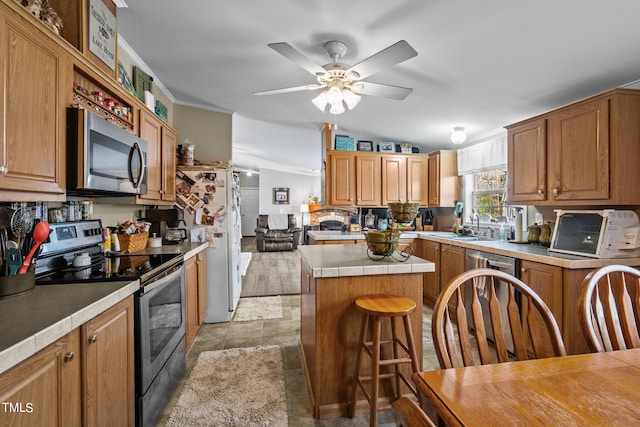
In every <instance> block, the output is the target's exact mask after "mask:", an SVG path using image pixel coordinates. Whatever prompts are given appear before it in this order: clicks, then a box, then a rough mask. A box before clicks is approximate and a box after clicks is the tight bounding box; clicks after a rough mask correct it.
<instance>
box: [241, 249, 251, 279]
mask: <svg viewBox="0 0 640 427" xmlns="http://www.w3.org/2000/svg"><path fill="white" fill-rule="evenodd" d="M250 262H251V252H240V268H241V271H242V275H243V276H246V275H247V269H248V268H249V263H250Z"/></svg>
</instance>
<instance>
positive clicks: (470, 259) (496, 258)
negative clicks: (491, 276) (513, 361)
mask: <svg viewBox="0 0 640 427" xmlns="http://www.w3.org/2000/svg"><path fill="white" fill-rule="evenodd" d="M519 263H520V260H519V259H516V258H512V257H508V256H504V255H496V254H492V253H490V252H483V251H476V250H472V249H467V258H466V262H465V270H466V271H469V270H473V269H475V268H493V269H495V270H500V271H503V272H505V273H508V274H510V275H512V276H514V277H518V274H517V273H518V272H519V271H520V269H519V268H518V267H519ZM466 295H467V314H468V316H469V318H472V316H471V313H470V307H471V304H470V302H471V293H470V292H466ZM488 296H489V295H488V294H486V293H483V292H478V298H479V299H480V303H481V304H482V317H483V318H484V319H485V325H484V326H485V330H486V332H487V338H489V339H490V340H491V341H493V328H492V327H491V320H490V319H491V317H490V315H489V307H488V306H489V304H488ZM496 296H497V298H498V302H499V303H500V316H501V317H502V324H503V326H504V332H505V341H506V344H507V350H508V351H509V352H511V353H513V350H514V349H513V340H512V339H511V327H510V326H509V319H508V317H507V303H508V301H509V289H508V287H507V285H506V283H504V282H502V281H497V282H496ZM515 297H516V302H519V295H517V294H516V296H515Z"/></svg>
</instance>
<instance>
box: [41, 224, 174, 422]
mask: <svg viewBox="0 0 640 427" xmlns="http://www.w3.org/2000/svg"><path fill="white" fill-rule="evenodd" d="M51 230H52V231H51V233H50V235H49V238H48V239H47V241H46V242H44V243H43V244H42V252H41V253H40V255H39V257H38V259H37V261H36V285H53V284H61V283H79V282H85V283H87V285H93V286H97V285H99V282H104V281H114V280H118V281H121V280H137V279H139V280H140V284H141V287H140V290H139V291H138V292H137V293H136V294H135V314H136V316H135V317H136V321H135V338H136V339H135V340H136V349H135V351H136V356H135V360H136V424H137V425H138V426H153V425H155V423H156V421H157V419H158V417H159V416H160V415H161V414H162V411H163V410H164V408H165V406H166V405H167V403H168V402H169V400H170V399H171V394H172V392H173V390H174V389H175V388H176V386H177V385H178V382H179V381H180V378H181V377H182V375H183V374H184V372H185V370H186V351H185V342H184V341H185V289H184V266H183V256H182V255H181V254H144V251H140V252H137V253H136V254H134V255H131V254H117V255H114V254H110V255H109V256H105V255H103V254H102V251H101V243H102V224H101V222H100V220H89V221H78V222H66V223H56V224H51ZM141 252H142V253H141ZM78 259H80V260H81V262H77V260H78Z"/></svg>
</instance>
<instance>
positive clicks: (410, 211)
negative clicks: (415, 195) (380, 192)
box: [387, 202, 420, 224]
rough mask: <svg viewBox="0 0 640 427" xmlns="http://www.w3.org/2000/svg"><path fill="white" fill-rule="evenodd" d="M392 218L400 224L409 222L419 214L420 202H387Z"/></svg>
mask: <svg viewBox="0 0 640 427" xmlns="http://www.w3.org/2000/svg"><path fill="white" fill-rule="evenodd" d="M387 207H388V208H389V212H390V214H391V218H393V220H394V221H395V222H398V223H400V224H408V223H410V222H411V221H413V220H414V219H415V217H416V215H418V210H419V209H420V204H419V203H402V202H398V203H387Z"/></svg>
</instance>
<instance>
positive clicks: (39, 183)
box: [0, 6, 72, 201]
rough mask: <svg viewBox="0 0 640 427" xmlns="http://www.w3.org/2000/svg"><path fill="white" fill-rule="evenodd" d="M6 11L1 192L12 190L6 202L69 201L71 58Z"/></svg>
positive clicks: (1, 17) (1, 19)
mask: <svg viewBox="0 0 640 427" xmlns="http://www.w3.org/2000/svg"><path fill="white" fill-rule="evenodd" d="M2 11H3V13H2V14H0V74H1V77H2V80H3V83H2V85H0V129H2V132H0V146H1V147H0V148H1V152H0V173H1V174H2V175H0V190H11V192H9V193H3V194H2V196H3V200H25V201H28V200H64V196H65V176H64V173H65V168H64V157H63V156H64V153H65V147H64V140H65V132H64V129H65V125H66V123H65V121H66V118H65V116H64V114H63V112H64V109H63V108H62V106H63V105H64V103H65V100H66V98H65V96H64V93H62V92H61V91H62V90H64V91H69V93H70V92H71V90H72V88H71V86H70V81H71V77H69V75H70V65H69V61H68V60H67V58H68V57H67V56H66V54H65V53H64V51H63V50H62V49H61V48H59V47H58V46H57V45H56V44H55V43H54V42H53V41H51V40H49V38H48V37H46V36H45V35H43V34H41V33H40V31H39V30H37V29H34V28H33V27H32V25H31V24H30V23H26V22H24V21H23V20H22V18H20V17H14V16H13V12H9V13H4V11H5V9H4V6H3V9H2ZM29 193H34V194H33V195H30V194H29ZM38 193H40V195H38ZM5 196H6V197H5Z"/></svg>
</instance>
